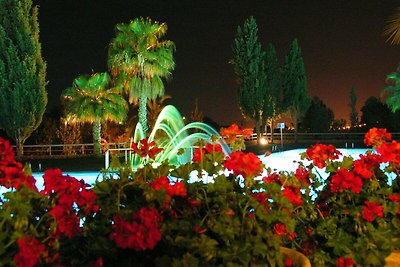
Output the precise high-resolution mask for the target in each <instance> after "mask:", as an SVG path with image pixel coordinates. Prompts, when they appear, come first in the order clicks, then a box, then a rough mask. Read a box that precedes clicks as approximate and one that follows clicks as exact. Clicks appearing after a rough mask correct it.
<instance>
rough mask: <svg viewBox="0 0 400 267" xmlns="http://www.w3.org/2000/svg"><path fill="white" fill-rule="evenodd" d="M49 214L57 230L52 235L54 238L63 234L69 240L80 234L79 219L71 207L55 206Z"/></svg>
mask: <svg viewBox="0 0 400 267" xmlns="http://www.w3.org/2000/svg"><path fill="white" fill-rule="evenodd" d="M50 214H51V215H52V216H53V217H54V219H55V220H56V222H57V230H56V231H55V233H54V234H55V236H56V237H59V236H60V234H64V235H65V236H66V237H68V238H70V239H71V238H73V237H74V236H76V235H78V234H79V233H80V232H81V228H80V227H79V217H78V216H77V215H76V214H75V211H74V210H72V208H71V207H68V206H64V205H57V206H54V207H53V208H52V209H51V210H50Z"/></svg>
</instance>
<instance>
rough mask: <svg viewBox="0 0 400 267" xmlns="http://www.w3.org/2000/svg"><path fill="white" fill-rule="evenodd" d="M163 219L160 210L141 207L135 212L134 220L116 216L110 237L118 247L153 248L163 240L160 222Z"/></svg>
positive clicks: (140, 249)
mask: <svg viewBox="0 0 400 267" xmlns="http://www.w3.org/2000/svg"><path fill="white" fill-rule="evenodd" d="M161 220H162V218H161V216H160V215H159V213H158V211H157V210H156V209H154V208H141V209H140V210H139V211H138V212H136V213H134V214H133V222H131V223H130V222H128V221H125V220H123V219H122V218H120V217H118V216H114V224H113V226H112V228H113V229H114V232H112V233H111V234H110V237H109V238H110V239H111V240H114V241H115V243H116V244H117V246H118V247H120V248H123V249H126V248H133V249H134V250H135V251H142V250H146V249H153V248H154V247H155V246H156V244H157V243H158V241H160V240H161V233H160V230H159V228H158V223H159V222H160V221H161Z"/></svg>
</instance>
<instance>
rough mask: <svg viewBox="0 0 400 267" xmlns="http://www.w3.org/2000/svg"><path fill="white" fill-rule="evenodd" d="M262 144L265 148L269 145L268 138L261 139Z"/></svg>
mask: <svg viewBox="0 0 400 267" xmlns="http://www.w3.org/2000/svg"><path fill="white" fill-rule="evenodd" d="M260 144H261V145H263V146H265V145H267V144H268V140H267V138H264V137H261V139H260Z"/></svg>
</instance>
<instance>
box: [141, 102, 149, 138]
mask: <svg viewBox="0 0 400 267" xmlns="http://www.w3.org/2000/svg"><path fill="white" fill-rule="evenodd" d="M146 102H147V97H145V96H142V97H140V98H139V122H140V124H141V125H142V128H143V132H144V133H146V132H147V130H148V129H149V127H148V126H147V103H146Z"/></svg>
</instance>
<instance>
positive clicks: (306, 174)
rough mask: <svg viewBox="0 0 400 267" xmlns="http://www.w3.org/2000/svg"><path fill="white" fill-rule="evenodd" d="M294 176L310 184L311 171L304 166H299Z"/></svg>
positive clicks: (303, 182)
mask: <svg viewBox="0 0 400 267" xmlns="http://www.w3.org/2000/svg"><path fill="white" fill-rule="evenodd" d="M294 176H295V177H296V178H297V179H299V181H300V182H301V183H302V184H304V185H305V186H309V185H310V171H309V170H307V169H306V168H304V167H297V169H296V172H295V173H294Z"/></svg>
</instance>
